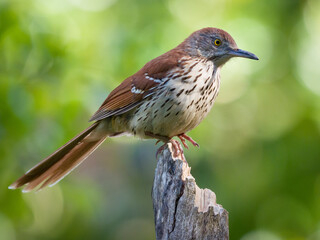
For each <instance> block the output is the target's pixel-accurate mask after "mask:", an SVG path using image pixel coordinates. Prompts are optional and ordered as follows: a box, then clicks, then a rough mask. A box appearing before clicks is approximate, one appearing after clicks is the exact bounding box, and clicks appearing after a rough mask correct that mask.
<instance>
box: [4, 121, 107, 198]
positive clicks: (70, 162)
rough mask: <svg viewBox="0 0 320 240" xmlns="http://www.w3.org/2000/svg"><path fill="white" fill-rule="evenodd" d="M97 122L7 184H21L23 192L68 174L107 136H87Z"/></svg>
mask: <svg viewBox="0 0 320 240" xmlns="http://www.w3.org/2000/svg"><path fill="white" fill-rule="evenodd" d="M98 124H99V122H96V123H94V124H92V125H91V126H90V127H89V128H87V129H86V130H84V131H83V132H82V133H80V134H79V135H77V136H76V137H74V138H73V139H71V140H70V141H69V142H67V143H66V144H65V145H63V146H62V147H60V148H59V149H58V150H57V151H55V152H54V153H53V154H51V155H50V156H49V157H47V158H46V159H44V160H42V161H41V162H40V163H38V164H37V165H36V166H34V167H33V168H31V169H30V170H29V171H28V172H26V173H25V174H24V175H23V176H22V177H20V178H19V179H18V180H16V181H15V182H14V183H13V184H11V185H10V186H9V188H10V189H16V188H19V187H21V186H23V185H26V187H25V188H24V189H23V192H29V191H31V190H33V189H34V188H36V187H37V186H39V185H40V187H39V189H42V188H44V187H46V186H47V185H50V186H52V185H54V184H56V183H57V182H59V181H60V180H61V179H62V178H64V177H65V176H66V175H68V174H69V173H70V172H71V171H72V170H73V169H74V168H75V167H77V166H78V165H79V164H80V163H82V162H83V161H84V160H85V159H86V158H87V157H88V156H89V155H90V154H91V153H92V152H93V151H94V150H95V149H96V148H97V147H98V146H99V145H100V144H101V143H102V142H103V141H104V140H105V138H106V137H107V136H101V137H99V138H98V139H96V138H92V137H89V135H90V133H91V132H92V131H93V130H94V129H95V128H96V127H97V126H98Z"/></svg>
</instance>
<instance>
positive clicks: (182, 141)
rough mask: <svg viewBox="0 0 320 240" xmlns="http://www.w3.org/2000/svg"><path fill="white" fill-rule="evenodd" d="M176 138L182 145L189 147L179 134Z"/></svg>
mask: <svg viewBox="0 0 320 240" xmlns="http://www.w3.org/2000/svg"><path fill="white" fill-rule="evenodd" d="M178 138H179V139H180V141H181V143H182V144H183V146H184V147H185V148H186V149H189V147H188V145H187V144H186V140H185V139H184V138H183V137H182V136H181V135H178Z"/></svg>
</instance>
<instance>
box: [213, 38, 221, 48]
mask: <svg viewBox="0 0 320 240" xmlns="http://www.w3.org/2000/svg"><path fill="white" fill-rule="evenodd" d="M221 43H222V42H221V40H220V39H219V38H217V39H216V40H214V45H216V46H220V45H221Z"/></svg>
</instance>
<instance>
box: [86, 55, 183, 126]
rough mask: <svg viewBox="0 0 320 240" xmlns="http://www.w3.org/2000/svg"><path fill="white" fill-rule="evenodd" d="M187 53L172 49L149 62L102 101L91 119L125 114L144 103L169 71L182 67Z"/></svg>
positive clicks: (163, 81)
mask: <svg viewBox="0 0 320 240" xmlns="http://www.w3.org/2000/svg"><path fill="white" fill-rule="evenodd" d="M184 54H185V53H183V52H181V51H180V50H177V49H176V50H174V49H173V50H171V51H169V52H167V53H165V54H163V55H161V56H159V57H157V58H155V59H153V60H151V61H150V62H148V63H147V64H146V65H145V66H144V67H143V68H142V69H140V70H139V71H138V72H137V73H136V74H134V75H132V76H131V77H128V78H127V79H125V80H124V81H123V82H122V83H121V84H120V85H119V86H118V87H116V88H115V89H114V90H113V91H112V92H111V93H110V94H109V96H108V97H107V98H106V100H105V101H104V102H103V103H102V105H101V106H100V108H99V109H98V111H97V112H96V113H95V114H94V115H93V116H92V117H91V119H90V121H98V120H101V119H104V118H107V117H110V116H114V115H119V114H123V113H125V112H127V111H130V110H131V109H133V108H135V107H137V106H138V105H140V104H142V103H143V101H144V100H145V99H146V98H148V97H150V96H152V95H153V93H154V92H155V91H156V89H157V88H158V87H159V86H161V85H162V84H164V83H165V82H166V77H167V76H168V74H169V72H171V71H172V70H176V68H180V62H179V60H180V59H181V58H182V57H183V56H184Z"/></svg>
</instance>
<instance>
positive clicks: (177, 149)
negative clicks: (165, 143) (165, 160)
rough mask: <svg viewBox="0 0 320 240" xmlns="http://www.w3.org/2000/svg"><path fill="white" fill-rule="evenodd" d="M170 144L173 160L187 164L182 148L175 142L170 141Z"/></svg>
mask: <svg viewBox="0 0 320 240" xmlns="http://www.w3.org/2000/svg"><path fill="white" fill-rule="evenodd" d="M169 142H170V143H171V144H172V151H173V153H172V154H173V157H174V158H179V157H180V158H181V160H182V161H184V162H186V163H187V160H186V158H185V157H184V154H183V148H182V147H181V145H180V143H179V142H178V141H177V140H174V139H170V141H169Z"/></svg>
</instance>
